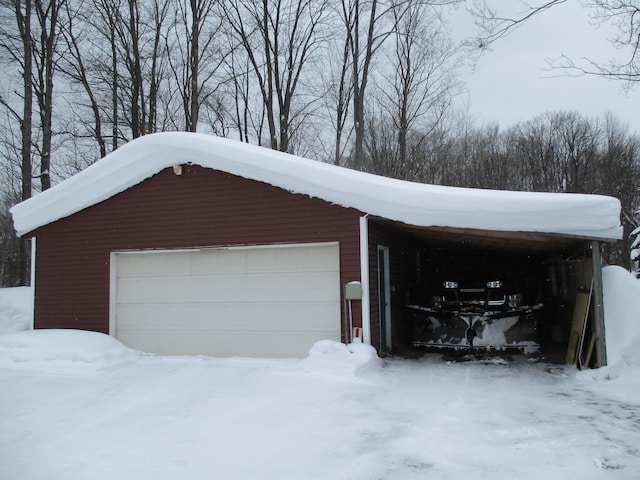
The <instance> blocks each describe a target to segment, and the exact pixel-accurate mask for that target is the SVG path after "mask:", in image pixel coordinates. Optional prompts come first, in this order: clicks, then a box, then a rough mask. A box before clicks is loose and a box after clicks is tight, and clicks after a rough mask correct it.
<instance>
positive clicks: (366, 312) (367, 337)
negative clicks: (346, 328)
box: [360, 216, 371, 345]
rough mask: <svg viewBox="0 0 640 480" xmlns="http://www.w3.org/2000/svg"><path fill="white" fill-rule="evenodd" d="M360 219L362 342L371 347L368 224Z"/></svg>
mask: <svg viewBox="0 0 640 480" xmlns="http://www.w3.org/2000/svg"><path fill="white" fill-rule="evenodd" d="M368 222H369V221H368V219H367V217H366V216H364V217H360V283H362V342H363V343H366V344H368V345H371V309H370V305H369V223H368Z"/></svg>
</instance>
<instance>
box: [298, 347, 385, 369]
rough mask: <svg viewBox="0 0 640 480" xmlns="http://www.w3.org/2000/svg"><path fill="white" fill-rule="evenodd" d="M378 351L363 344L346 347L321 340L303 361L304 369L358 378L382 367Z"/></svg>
mask: <svg viewBox="0 0 640 480" xmlns="http://www.w3.org/2000/svg"><path fill="white" fill-rule="evenodd" d="M383 363H384V362H383V361H382V359H380V357H378V354H377V352H376V349H375V348H373V347H372V346H371V345H365V344H363V343H350V344H349V345H345V344H344V343H339V342H336V341H334V340H320V341H318V342H316V343H315V344H314V345H313V347H311V349H310V350H309V356H308V357H307V358H306V359H304V360H303V361H302V365H303V368H304V369H305V370H307V371H312V372H314V373H321V374H328V375H345V376H358V375H361V374H363V373H365V372H369V371H375V370H377V369H379V368H381V367H382V365H383Z"/></svg>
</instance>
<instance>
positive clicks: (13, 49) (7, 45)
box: [0, 0, 34, 285]
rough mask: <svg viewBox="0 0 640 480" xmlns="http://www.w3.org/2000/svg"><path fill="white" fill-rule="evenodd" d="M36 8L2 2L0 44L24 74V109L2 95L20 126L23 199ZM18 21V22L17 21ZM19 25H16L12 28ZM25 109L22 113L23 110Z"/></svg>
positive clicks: (25, 263)
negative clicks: (33, 20)
mask: <svg viewBox="0 0 640 480" xmlns="http://www.w3.org/2000/svg"><path fill="white" fill-rule="evenodd" d="M32 11H33V5H32V2H31V0H25V1H24V2H23V1H15V2H14V1H6V0H3V2H2V16H3V22H2V25H1V26H0V34H1V35H0V37H1V39H0V47H1V48H2V51H3V56H7V57H8V58H9V59H10V61H14V62H16V63H17V64H18V65H19V70H20V76H21V77H22V93H21V94H19V95H18V97H19V100H21V103H22V108H20V107H16V108H14V107H13V106H12V105H11V103H10V101H9V100H8V99H6V98H4V97H0V102H1V103H2V105H3V106H4V107H5V108H6V109H7V110H8V112H9V114H10V116H11V117H12V118H13V119H14V120H16V121H17V122H18V123H19V125H20V147H19V150H20V159H21V163H20V169H21V188H20V190H21V191H20V198H21V199H22V200H26V199H28V198H30V197H31V193H32V192H31V190H32V175H33V172H32V165H31V156H32V138H33V132H32V128H33V88H34V87H33V52H32V28H31V22H32ZM14 22H15V23H14ZM12 26H15V28H12ZM20 112H21V113H20ZM19 244H20V245H19V249H20V251H19V283H20V285H26V284H27V282H28V270H29V268H28V267H29V243H28V240H22V241H20V242H19Z"/></svg>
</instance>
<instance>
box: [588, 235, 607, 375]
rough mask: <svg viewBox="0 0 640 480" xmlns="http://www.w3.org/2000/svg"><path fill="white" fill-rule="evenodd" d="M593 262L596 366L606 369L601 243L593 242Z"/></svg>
mask: <svg viewBox="0 0 640 480" xmlns="http://www.w3.org/2000/svg"><path fill="white" fill-rule="evenodd" d="M591 262H592V265H593V269H592V270H593V299H592V303H593V324H594V325H593V328H594V333H595V337H596V362H595V366H596V368H598V367H604V366H605V365H606V364H607V346H606V343H605V328H604V302H603V293H602V257H601V256H600V242H598V241H597V240H594V241H592V242H591Z"/></svg>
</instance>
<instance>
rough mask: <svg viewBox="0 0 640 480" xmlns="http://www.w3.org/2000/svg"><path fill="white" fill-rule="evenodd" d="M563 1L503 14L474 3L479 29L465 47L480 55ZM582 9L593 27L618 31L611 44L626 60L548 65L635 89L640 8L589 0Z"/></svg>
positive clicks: (479, 0) (481, 0)
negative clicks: (623, 52) (623, 84)
mask: <svg viewBox="0 0 640 480" xmlns="http://www.w3.org/2000/svg"><path fill="white" fill-rule="evenodd" d="M566 1H567V0H547V1H538V2H535V3H534V4H531V3H530V2H525V1H521V0H518V1H517V3H516V2H514V4H516V5H519V6H520V7H521V8H520V10H519V11H516V12H515V13H513V12H512V13H511V14H505V13H502V12H501V11H499V10H498V9H496V8H493V7H492V5H493V3H494V2H493V1H492V0H474V2H473V5H474V7H473V9H472V13H473V15H474V16H475V18H476V24H477V25H478V26H479V27H480V33H479V34H478V35H476V36H475V37H473V38H471V39H469V40H468V41H467V45H468V46H471V47H472V48H474V49H476V50H477V51H479V52H482V51H483V50H486V49H487V48H490V47H491V45H493V44H494V43H495V42H496V41H497V40H499V39H501V38H502V37H505V36H507V35H508V34H509V33H511V31H513V30H515V29H517V28H518V27H520V26H521V25H523V24H524V23H526V22H528V21H529V20H531V19H532V18H534V17H537V16H539V15H540V14H542V13H544V12H545V11H547V10H549V9H551V8H553V7H556V6H558V5H560V4H563V3H565V2H566ZM512 5H513V4H512ZM512 5H511V7H512ZM583 5H584V7H585V8H588V9H590V10H591V12H592V15H591V17H592V19H593V20H594V21H595V22H596V23H600V24H605V23H610V24H612V25H613V26H614V27H615V28H616V29H617V34H616V36H615V37H614V38H613V39H612V40H611V42H612V43H613V45H614V46H616V47H617V48H618V49H621V50H622V51H625V52H626V59H624V60H615V59H614V60H611V61H610V62H609V63H607V64H602V63H599V62H596V61H592V60H589V59H588V58H584V59H582V60H583V63H582V64H578V63H576V62H575V60H574V59H571V58H568V57H566V56H564V55H563V56H561V57H560V59H558V60H557V61H555V62H551V67H552V68H559V69H563V70H566V71H567V72H570V73H572V74H578V75H594V76H600V77H606V78H610V79H614V80H621V81H623V82H628V83H629V84H631V85H635V84H636V82H639V81H640V5H638V2H637V1H630V0H588V1H584V2H583Z"/></svg>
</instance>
